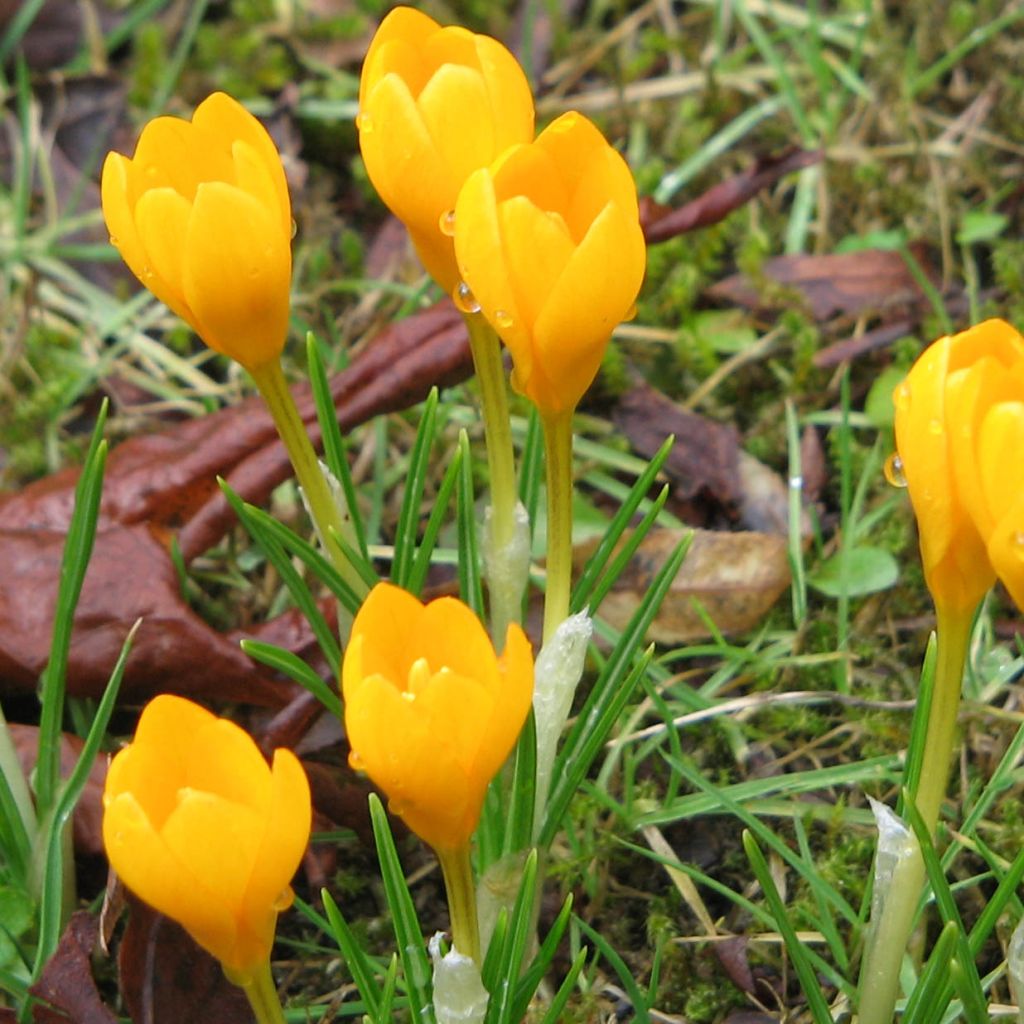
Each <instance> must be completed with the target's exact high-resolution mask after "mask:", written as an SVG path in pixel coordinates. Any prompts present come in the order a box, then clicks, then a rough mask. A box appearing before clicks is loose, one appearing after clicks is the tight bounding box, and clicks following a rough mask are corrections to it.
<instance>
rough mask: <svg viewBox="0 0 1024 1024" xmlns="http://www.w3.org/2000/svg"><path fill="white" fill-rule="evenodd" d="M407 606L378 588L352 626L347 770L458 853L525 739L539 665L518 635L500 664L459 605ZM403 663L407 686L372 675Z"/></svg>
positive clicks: (406, 599) (419, 829) (512, 634)
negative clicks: (362, 777)
mask: <svg viewBox="0 0 1024 1024" xmlns="http://www.w3.org/2000/svg"><path fill="white" fill-rule="evenodd" d="M402 595H403V592H402V591H400V590H398V589H397V588H396V587H393V586H392V585H390V584H385V583H382V584H378V585H377V586H376V587H375V588H374V589H373V590H372V591H371V592H370V595H369V597H368V598H367V599H366V601H365V602H364V604H363V607H362V608H361V609H360V611H359V612H358V614H357V615H356V618H355V621H354V622H353V624H352V639H351V641H350V643H349V646H348V648H347V649H346V651H345V660H344V664H343V667H342V686H343V690H344V696H345V728H346V732H347V734H348V739H349V745H350V747H351V750H352V754H351V756H350V762H351V764H352V766H353V767H354V768H356V769H358V770H360V771H365V772H366V773H367V775H369V776H370V778H371V779H373V781H374V782H375V783H376V784H377V785H378V786H379V787H380V788H381V789H382V790H383V791H384V792H385V793H386V794H387V797H388V800H389V807H390V808H391V810H392V811H393V813H395V814H398V815H400V816H401V817H402V818H403V819H404V820H405V822H406V824H407V825H408V826H409V827H410V828H411V829H413V831H415V832H416V833H417V834H418V835H420V836H421V837H422V838H423V839H424V840H425V841H426V842H428V843H430V845H432V846H433V847H434V848H435V849H438V850H441V851H447V850H455V849H458V848H460V847H462V846H465V844H466V843H467V842H468V841H469V839H470V837H471V835H472V833H473V831H474V829H475V828H476V825H477V821H478V819H479V815H480V809H481V807H482V805H483V799H484V794H485V793H486V790H487V786H488V784H489V783H490V781H491V779H492V778H493V777H494V775H495V773H496V772H497V771H498V769H499V768H500V767H501V765H502V763H503V762H504V761H505V760H506V758H507V757H508V755H509V754H510V752H511V751H512V748H513V747H514V745H515V742H516V738H517V737H518V735H519V732H520V730H521V729H522V726H523V722H524V721H525V719H526V715H527V713H528V710H529V707H530V702H531V699H532V693H533V659H532V656H531V653H530V647H529V643H528V641H527V640H526V637H525V635H523V633H522V631H521V630H519V629H518V627H515V629H510V630H509V635H508V643H509V645H510V650H509V652H507V654H505V655H503V656H502V658H501V659H500V661H499V659H498V658H497V657H496V655H495V653H494V648H493V646H492V644H491V642H490V640H489V639H488V637H487V634H486V632H485V631H484V628H483V626H482V625H481V624H480V621H479V620H478V619H477V617H476V616H475V615H474V613H473V612H472V611H471V610H470V609H469V608H467V607H466V606H465V605H463V604H462V603H461V602H459V601H457V600H455V599H454V598H441V599H439V600H437V601H432V602H431V603H430V604H428V605H427V606H426V607H424V606H423V605H421V604H420V602H419V601H417V600H416V599H415V598H414V597H412V596H411V595H408V594H406V595H404V596H402ZM375 646H379V647H381V648H382V650H380V651H373V650H372V648H373V647H375ZM394 649H399V650H400V651H401V654H398V655H396V654H393V653H390V652H391V651H393V650H394ZM399 660H400V661H401V662H402V663H403V667H404V669H405V671H404V673H403V674H402V675H401V676H400V677H394V678H387V677H386V676H385V675H382V674H371V673H369V672H368V671H367V668H368V666H369V665H370V664H371V663H372V664H374V665H377V666H385V670H387V667H388V666H390V665H393V664H394V663H395V662H397V661H399ZM510 689H511V691H512V692H511V693H509V692H507V691H509V690H510Z"/></svg>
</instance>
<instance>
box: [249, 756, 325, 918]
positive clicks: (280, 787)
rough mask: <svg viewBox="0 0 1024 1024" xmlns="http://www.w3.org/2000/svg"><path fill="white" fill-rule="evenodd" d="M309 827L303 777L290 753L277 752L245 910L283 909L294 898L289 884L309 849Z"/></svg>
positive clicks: (305, 788) (308, 806) (307, 785)
mask: <svg viewBox="0 0 1024 1024" xmlns="http://www.w3.org/2000/svg"><path fill="white" fill-rule="evenodd" d="M311 827H312V810H311V806H310V793H309V780H308V779H307V778H306V773H305V771H303V768H302V765H301V764H300V763H299V760H298V758H297V757H296V756H295V755H294V754H293V753H292V752H291V751H290V750H285V749H280V750H276V751H275V752H274V761H273V765H272V766H271V783H270V795H269V801H268V805H267V809H266V812H265V814H264V818H263V838H262V841H261V843H260V848H259V853H258V854H257V855H256V858H255V860H254V862H253V865H252V871H251V873H250V875H249V882H248V885H247V886H246V889H245V895H244V903H245V906H247V907H256V908H259V907H264V906H272V907H275V908H276V909H278V910H280V909H283V907H282V904H283V902H284V900H286V899H290V898H291V897H293V895H294V894H293V893H292V892H291V889H290V888H289V884H288V883H289V882H290V881H291V879H292V878H293V876H294V875H295V872H296V871H297V870H298V868H299V864H300V863H301V862H302V857H303V854H305V852H306V847H307V846H308V845H309V832H310V828H311Z"/></svg>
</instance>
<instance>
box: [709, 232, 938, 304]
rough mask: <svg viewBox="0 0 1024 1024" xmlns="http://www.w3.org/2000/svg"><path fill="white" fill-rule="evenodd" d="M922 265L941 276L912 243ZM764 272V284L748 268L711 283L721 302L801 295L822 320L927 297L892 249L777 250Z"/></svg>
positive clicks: (713, 294) (774, 299)
mask: <svg viewBox="0 0 1024 1024" xmlns="http://www.w3.org/2000/svg"><path fill="white" fill-rule="evenodd" d="M914 255H915V258H916V259H917V262H918V264H919V265H920V266H921V268H922V270H923V271H924V272H925V273H926V274H928V276H929V277H932V278H937V275H935V274H934V271H932V270H931V268H930V267H929V264H928V262H927V258H926V255H925V253H924V252H923V251H922V250H921V249H919V248H915V249H914ZM761 274H762V276H763V278H764V282H765V283H766V284H770V285H772V286H773V287H774V288H775V289H776V292H777V293H776V294H774V295H773V292H772V291H771V290H770V289H769V290H768V291H767V292H766V290H765V289H764V288H762V287H758V284H757V283H756V282H754V281H752V280H751V279H750V278H749V277H747V276H746V275H744V274H733V275H732V276H731V277H727V278H725V280H723V281H719V282H718V283H717V284H714V285H712V286H711V288H709V289H708V291H707V295H708V297H709V298H712V299H714V300H716V301H718V302H725V303H729V304H730V305H738V306H745V307H746V308H747V309H766V308H767V309H770V308H775V307H777V306H779V305H781V304H783V303H784V302H785V301H786V299H785V298H784V295H785V293H786V292H788V293H789V294H790V296H791V295H792V294H793V293H796V294H797V295H799V296H801V297H802V298H803V300H804V302H805V303H806V305H807V308H808V310H809V312H810V313H811V315H812V316H813V317H814V318H815V319H816V320H819V321H822V320H828V319H829V318H830V317H832V316H834V315H836V314H840V313H842V314H845V315H847V316H859V315H861V314H862V313H878V312H881V311H883V310H886V309H890V308H892V307H893V306H901V305H906V304H908V303H910V304H916V303H919V302H922V301H925V299H926V297H925V294H924V292H923V291H922V289H921V286H920V285H919V284H918V282H917V280H916V279H915V278H914V275H913V274H912V273H911V272H910V268H909V267H908V266H907V261H906V260H905V259H904V258H903V256H902V255H901V254H900V253H899V252H897V251H894V250H890V249H860V250H858V251H856V252H847V253H832V254H825V255H811V256H807V255H791V256H775V257H773V258H772V259H769V260H765V262H764V265H763V267H762V268H761Z"/></svg>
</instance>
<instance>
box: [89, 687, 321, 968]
mask: <svg viewBox="0 0 1024 1024" xmlns="http://www.w3.org/2000/svg"><path fill="white" fill-rule="evenodd" d="M103 803H104V818H103V836H104V843H105V845H106V848H107V851H108V854H109V856H110V861H111V864H112V866H113V867H114V869H115V870H116V871H117V873H118V874H119V875H120V876H121V878H122V880H123V881H124V883H125V884H126V885H127V886H128V888H130V889H131V890H132V891H134V892H135V893H136V894H137V895H138V896H139V897H141V898H142V899H143V900H145V901H146V902H147V903H149V904H150V905H152V906H153V907H155V908H156V909H157V910H159V911H161V912H162V913H164V914H167V915H168V916H169V917H172V918H173V919H174V920H176V921H178V922H179V923H180V924H182V925H183V926H184V927H185V928H186V929H187V930H188V931H189V932H190V933H191V934H192V936H193V937H194V938H195V939H196V941H197V942H199V944H200V945H202V946H203V947H204V948H206V949H207V950H208V951H209V952H210V953H212V954H213V955H214V956H216V957H217V958H218V959H219V960H221V961H222V963H223V964H224V966H225V968H227V969H229V970H230V971H232V972H233V973H234V974H235V975H238V976H243V977H244V976H246V975H251V974H252V973H254V972H255V971H256V970H257V969H258V968H260V967H261V966H262V964H263V963H264V962H265V961H266V958H267V956H268V955H269V952H270V947H271V944H272V942H273V935H274V925H275V921H276V917H277V911H278V910H279V909H280V908H281V907H283V906H284V905H286V897H287V896H288V895H289V894H290V890H289V888H288V883H289V882H290V880H291V878H292V875H293V874H294V872H295V870H296V868H297V866H298V864H299V861H300V859H301V857H302V853H303V851H304V849H305V846H306V843H307V841H308V838H309V826H310V816H311V810H310V802H309V786H308V783H307V781H306V779H305V775H304V773H303V771H302V767H301V765H300V764H299V763H298V761H297V760H296V759H295V757H294V755H292V754H291V753H289V752H287V751H278V752H276V754H275V757H274V767H273V770H271V769H270V768H268V767H267V764H266V761H265V760H264V759H263V756H262V755H261V754H260V752H259V750H258V749H257V747H256V744H255V743H254V742H253V740H252V739H251V737H249V736H248V735H247V734H246V733H244V732H243V731H242V730H241V729H240V728H238V726H236V725H234V724H233V723H231V722H228V721H225V720H223V719H218V718H216V717H215V716H213V715H211V714H210V712H208V711H206V710H205V709H203V708H200V707H198V706H197V705H194V704H192V703H191V702H189V701H186V700H183V699H182V698H178V697H168V696H162V697H158V698H156V699H155V700H153V701H151V702H150V704H149V705H148V706H147V707H146V708H145V709H144V711H143V713H142V716H141V718H140V720H139V726H138V728H137V730H136V735H135V739H134V741H133V742H132V743H131V744H130V745H129V746H128V747H126V748H125V749H124V750H122V751H121V752H120V753H118V755H117V756H116V757H115V758H114V760H113V763H112V764H111V767H110V771H109V772H108V774H107V781H106V786H105V789H104V796H103Z"/></svg>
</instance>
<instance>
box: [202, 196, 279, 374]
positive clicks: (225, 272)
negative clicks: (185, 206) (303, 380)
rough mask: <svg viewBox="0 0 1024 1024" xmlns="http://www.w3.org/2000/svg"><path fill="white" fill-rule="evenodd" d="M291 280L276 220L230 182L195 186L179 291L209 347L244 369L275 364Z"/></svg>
mask: <svg viewBox="0 0 1024 1024" xmlns="http://www.w3.org/2000/svg"><path fill="white" fill-rule="evenodd" d="M290 278H291V251H290V247H289V245H288V244H287V242H285V241H284V240H283V239H282V238H281V234H280V231H279V230H278V224H277V222H276V218H275V217H274V215H273V214H272V213H271V212H270V211H268V210H267V209H265V208H264V207H263V206H261V205H260V204H259V203H258V202H256V200H255V199H253V197H252V196H251V195H249V194H248V193H246V192H243V191H242V190H241V189H239V188H235V187H234V186H232V185H225V184H224V183H223V182H206V183H204V184H203V185H201V186H200V187H199V189H198V191H197V192H196V199H195V203H194V205H193V208H192V217H191V220H190V221H189V229H188V236H187V239H186V244H185V280H184V291H185V299H186V301H187V302H188V304H189V306H190V307H191V309H192V311H193V313H194V314H195V317H196V321H197V323H198V325H199V329H200V334H201V335H202V337H203V340H204V341H205V342H206V343H207V345H209V346H210V347H211V348H213V349H216V350H217V351H218V352H222V353H223V354H224V355H227V356H230V357H231V358H232V359H235V360H237V361H238V362H240V363H241V364H242V365H243V366H246V367H255V366H262V365H264V364H266V363H267V362H269V361H270V360H272V359H276V358H277V357H278V356H279V355H280V352H281V349H282V347H283V346H284V341H285V336H286V334H287V330H288V298H289V282H290Z"/></svg>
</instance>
